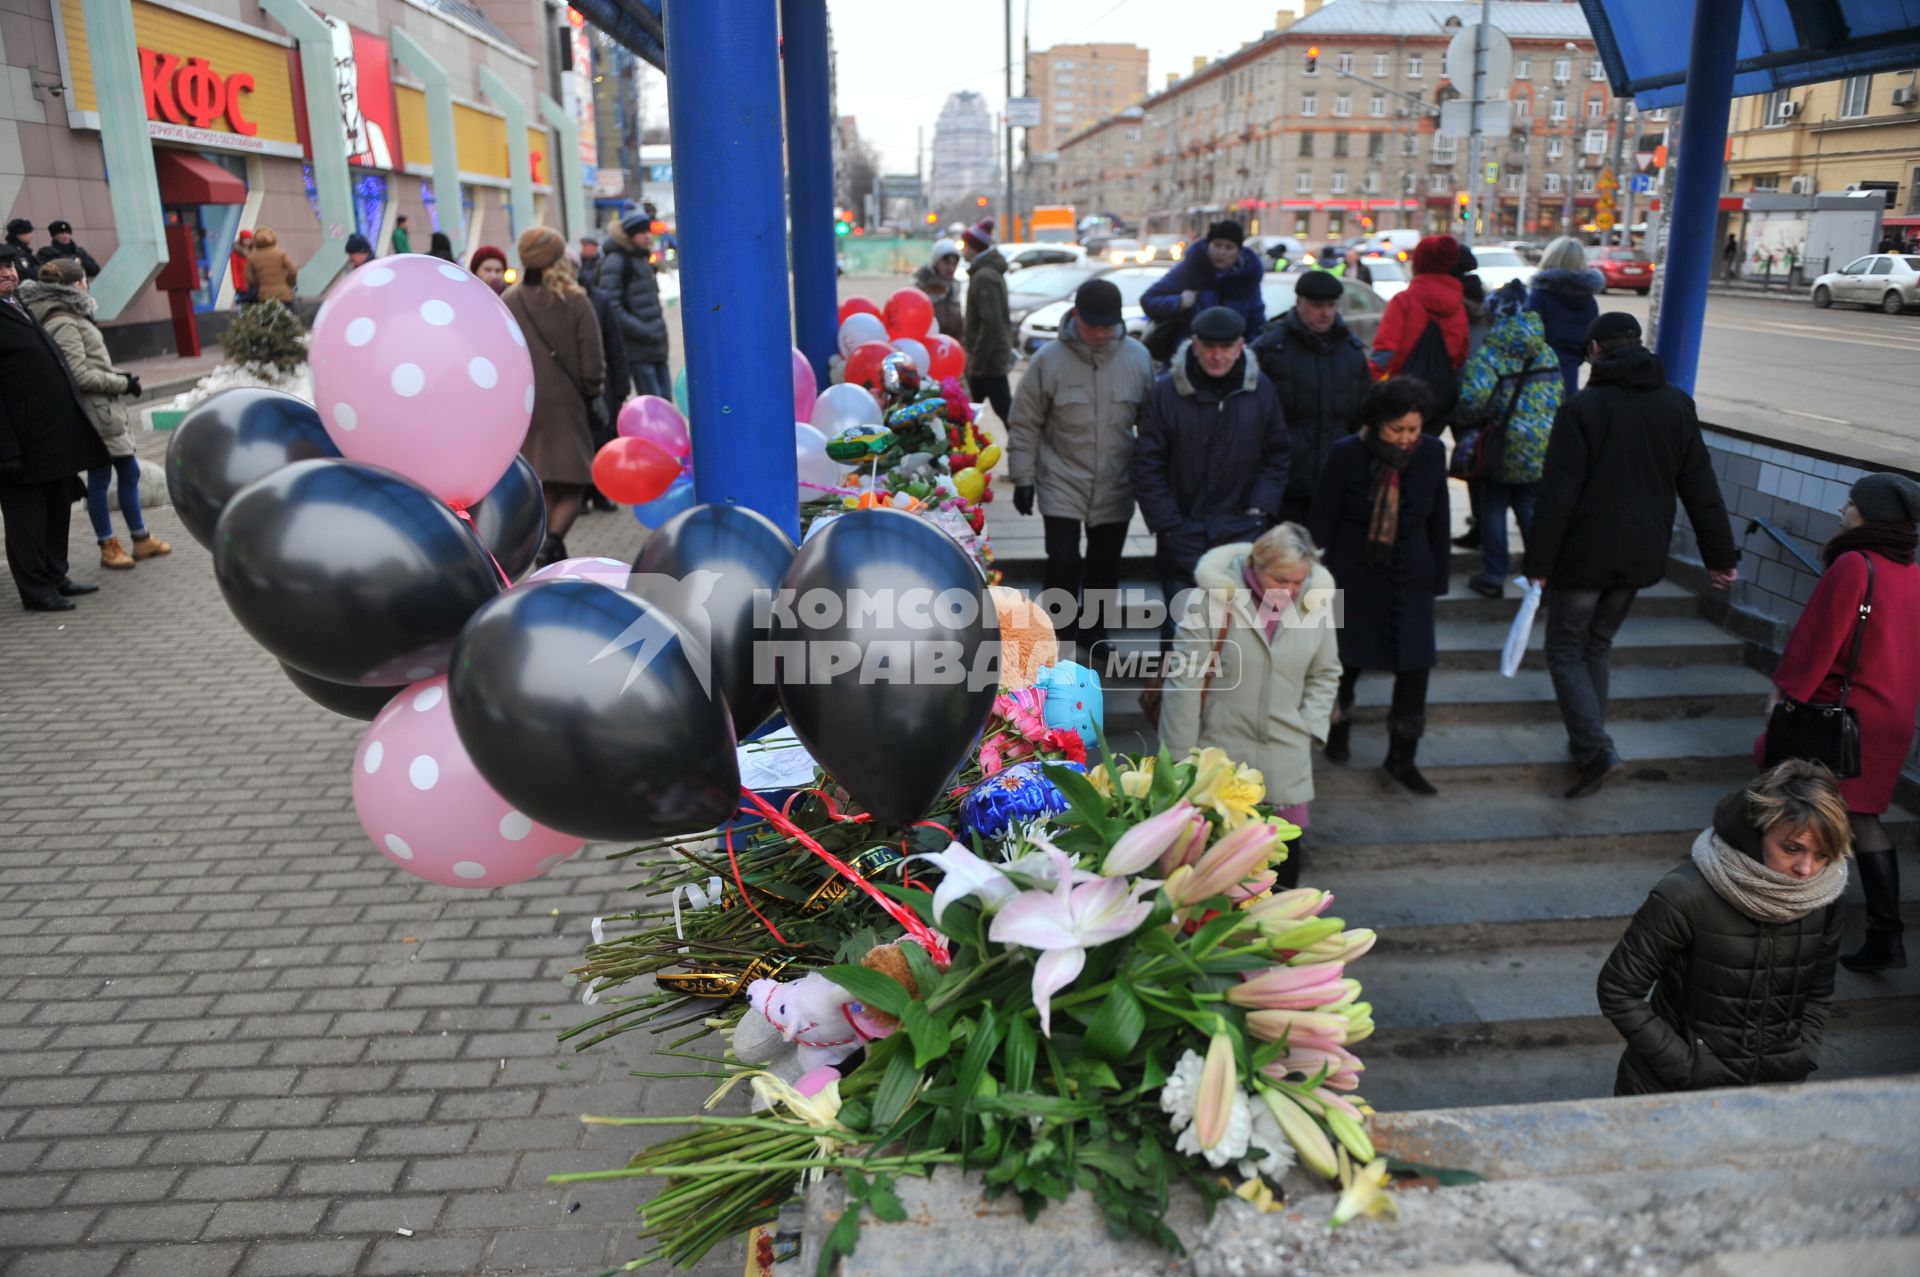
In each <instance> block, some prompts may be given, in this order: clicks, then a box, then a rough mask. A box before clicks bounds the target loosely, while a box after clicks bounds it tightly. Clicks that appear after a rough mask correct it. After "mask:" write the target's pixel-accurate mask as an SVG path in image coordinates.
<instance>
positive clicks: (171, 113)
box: [140, 48, 260, 137]
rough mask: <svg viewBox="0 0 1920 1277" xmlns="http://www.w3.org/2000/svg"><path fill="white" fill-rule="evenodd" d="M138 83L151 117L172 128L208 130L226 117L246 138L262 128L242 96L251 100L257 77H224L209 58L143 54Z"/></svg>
mask: <svg viewBox="0 0 1920 1277" xmlns="http://www.w3.org/2000/svg"><path fill="white" fill-rule="evenodd" d="M140 83H141V87H142V89H144V91H145V93H146V99H147V118H148V119H149V120H164V121H166V122H167V123H169V124H181V125H188V126H191V127H193V128H196V129H207V128H211V127H212V126H213V123H214V121H216V120H219V119H221V118H223V117H224V118H225V119H226V122H227V126H228V128H229V129H231V130H232V131H233V132H235V133H238V134H240V135H242V136H243V137H253V136H255V135H257V134H258V133H259V132H260V126H259V125H257V124H255V123H254V122H253V121H252V120H250V119H248V118H247V115H246V112H245V104H244V103H243V102H242V100H241V99H242V96H243V95H245V96H251V95H252V93H253V88H254V81H253V74H252V73H251V72H248V71H235V72H234V73H233V74H231V75H222V74H221V73H220V72H219V71H217V70H215V69H214V67H213V64H212V63H210V62H208V61H207V59H205V58H182V57H180V55H179V54H177V53H161V52H157V51H156V50H153V49H146V48H143V49H141V50H140Z"/></svg>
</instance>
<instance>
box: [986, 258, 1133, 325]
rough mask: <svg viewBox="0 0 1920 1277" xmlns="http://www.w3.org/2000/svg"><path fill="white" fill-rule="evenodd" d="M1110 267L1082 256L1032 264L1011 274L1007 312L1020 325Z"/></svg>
mask: <svg viewBox="0 0 1920 1277" xmlns="http://www.w3.org/2000/svg"><path fill="white" fill-rule="evenodd" d="M1106 269H1108V268H1107V266H1106V264H1105V263H1103V262H1099V261H1095V260H1092V259H1087V258H1082V259H1081V260H1079V261H1072V262H1055V263H1053V264H1051V265H1047V266H1029V267H1028V268H1027V269H1025V270H1023V271H1014V272H1009V273H1008V275H1007V313H1008V315H1009V316H1010V317H1011V318H1012V320H1013V322H1014V326H1015V327H1016V328H1018V326H1019V324H1020V321H1021V320H1023V319H1025V318H1026V317H1027V316H1028V315H1030V314H1032V313H1033V312H1034V311H1036V310H1038V309H1040V308H1041V307H1042V306H1045V305H1048V304H1049V303H1051V302H1056V301H1059V300H1060V299H1061V298H1062V297H1071V296H1072V295H1073V292H1074V290H1075V289H1077V288H1079V287H1080V285H1082V284H1084V283H1085V282H1086V281H1087V280H1089V279H1092V278H1093V277H1094V276H1095V275H1098V274H1100V273H1101V272H1102V271H1105V270H1106Z"/></svg>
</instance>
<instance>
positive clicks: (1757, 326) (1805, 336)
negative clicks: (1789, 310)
mask: <svg viewBox="0 0 1920 1277" xmlns="http://www.w3.org/2000/svg"><path fill="white" fill-rule="evenodd" d="M1707 327H1709V328H1726V329H1731V330H1733V331H1736V332H1747V333H1750V332H1754V331H1756V330H1763V329H1767V328H1771V327H1773V325H1772V324H1771V323H1769V322H1768V321H1765V320H1759V321H1756V322H1754V323H1752V324H1708V325H1707ZM1793 327H1794V328H1798V327H1800V325H1794V326H1793ZM1779 335H1780V336H1788V337H1793V338H1795V339H1796V340H1803V341H1831V342H1837V343H1838V344H1840V345H1842V346H1867V347H1872V348H1874V349H1878V350H1898V351H1900V352H1902V353H1904V354H1912V353H1913V352H1914V351H1916V350H1920V338H1912V339H1906V338H1903V337H1902V335H1901V334H1898V333H1874V334H1870V335H1871V336H1892V337H1894V338H1896V340H1895V341H1868V340H1865V339H1864V338H1860V337H1841V336H1836V335H1834V334H1832V333H1824V332H1796V331H1791V330H1789V329H1788V328H1786V327H1785V326H1782V328H1781V329H1780V331H1779Z"/></svg>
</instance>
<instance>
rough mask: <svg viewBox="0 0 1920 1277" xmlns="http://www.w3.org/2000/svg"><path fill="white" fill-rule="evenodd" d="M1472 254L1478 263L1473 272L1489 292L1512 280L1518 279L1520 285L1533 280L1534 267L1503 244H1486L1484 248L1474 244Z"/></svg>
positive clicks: (1504, 285) (1502, 286) (1503, 286)
mask: <svg viewBox="0 0 1920 1277" xmlns="http://www.w3.org/2000/svg"><path fill="white" fill-rule="evenodd" d="M1473 256H1474V259H1475V260H1476V261H1478V262H1479V263H1480V265H1479V266H1478V267H1477V268H1476V269H1475V270H1474V272H1473V273H1474V274H1476V275H1478V276H1479V277H1480V282H1481V283H1482V284H1484V285H1485V286H1486V289H1487V292H1488V293H1489V294H1491V293H1497V292H1499V291H1500V290H1501V289H1502V288H1505V287H1506V286H1507V284H1508V282H1509V281H1512V280H1519V281H1520V284H1521V286H1522V287H1525V286H1526V285H1527V284H1529V283H1531V282H1532V280H1533V272H1534V269H1535V268H1534V267H1532V266H1529V265H1527V261H1526V259H1525V258H1524V257H1522V256H1520V254H1519V253H1516V252H1515V251H1514V250H1513V249H1511V248H1508V247H1506V246H1505V245H1503V244H1488V245H1487V246H1486V247H1484V248H1482V247H1480V246H1479V245H1475V246H1474V249H1473Z"/></svg>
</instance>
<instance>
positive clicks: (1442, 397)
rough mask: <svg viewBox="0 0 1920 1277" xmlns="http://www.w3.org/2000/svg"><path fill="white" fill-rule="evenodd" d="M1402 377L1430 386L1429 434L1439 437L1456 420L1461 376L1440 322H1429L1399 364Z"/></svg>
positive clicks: (1428, 388)
mask: <svg viewBox="0 0 1920 1277" xmlns="http://www.w3.org/2000/svg"><path fill="white" fill-rule="evenodd" d="M1399 375H1400V376H1402V377H1418V378H1419V379H1420V380H1421V381H1423V382H1425V383H1426V384H1427V390H1428V392H1429V393H1431V394H1432V395H1433V415H1432V416H1430V417H1428V418H1427V433H1428V434H1430V435H1437V434H1439V433H1440V431H1441V430H1442V429H1443V428H1444V427H1445V426H1446V424H1447V422H1449V421H1451V420H1452V419H1453V410H1454V408H1455V407H1457V406H1458V405H1459V403H1460V374H1459V373H1458V372H1456V371H1455V370H1454V367H1453V357H1452V356H1451V355H1449V354H1448V353H1447V339H1446V336H1445V334H1443V333H1442V332H1441V331H1440V325H1439V323H1438V321H1436V320H1432V319H1429V320H1428V321H1427V326H1426V328H1425V329H1424V330H1423V331H1422V332H1421V333H1420V340H1419V341H1416V342H1414V343H1413V349H1412V350H1411V351H1410V352H1408V354H1407V359H1406V362H1405V363H1403V364H1401V365H1400V373H1399Z"/></svg>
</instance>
